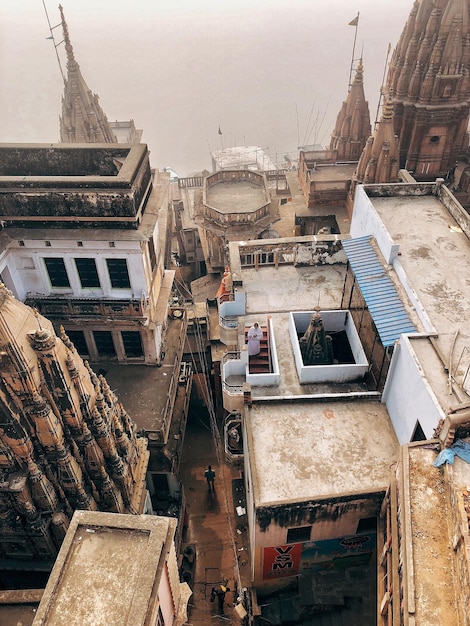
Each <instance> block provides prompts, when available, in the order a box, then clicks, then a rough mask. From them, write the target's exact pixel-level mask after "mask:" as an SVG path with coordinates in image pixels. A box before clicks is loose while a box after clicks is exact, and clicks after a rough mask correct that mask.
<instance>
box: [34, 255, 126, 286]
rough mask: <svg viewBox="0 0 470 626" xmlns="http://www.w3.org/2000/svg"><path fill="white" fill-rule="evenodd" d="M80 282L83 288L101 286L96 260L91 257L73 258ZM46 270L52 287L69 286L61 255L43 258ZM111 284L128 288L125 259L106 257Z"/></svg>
mask: <svg viewBox="0 0 470 626" xmlns="http://www.w3.org/2000/svg"><path fill="white" fill-rule="evenodd" d="M74 261H75V266H76V268H77V273H78V276H79V278H80V284H81V286H82V288H83V289H93V288H101V284H100V279H99V276H98V270H97V268H96V260H95V259H93V258H86V257H79V258H77V259H74ZM44 263H45V265H46V270H47V273H48V275H49V280H50V281H51V285H52V287H70V281H69V277H68V274H67V268H66V267H65V262H64V259H62V258H61V257H49V258H45V259H44ZM106 265H107V267H108V273H109V279H110V281H111V286H112V287H113V288H115V289H130V287H131V281H130V279H129V272H128V271H127V260H126V259H106Z"/></svg>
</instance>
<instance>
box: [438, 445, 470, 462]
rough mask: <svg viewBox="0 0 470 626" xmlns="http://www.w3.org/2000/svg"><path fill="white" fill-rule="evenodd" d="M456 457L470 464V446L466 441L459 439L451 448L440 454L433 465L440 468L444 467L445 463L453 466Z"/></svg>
mask: <svg viewBox="0 0 470 626" xmlns="http://www.w3.org/2000/svg"><path fill="white" fill-rule="evenodd" d="M455 455H457V456H459V457H460V458H461V459H463V460H464V461H465V462H466V463H470V444H468V443H465V441H462V440H461V439H457V441H456V442H455V443H453V444H452V445H451V446H450V448H445V449H444V450H441V452H439V454H438V455H437V459H436V460H435V461H434V463H433V465H434V467H440V466H441V465H444V463H449V464H450V465H453V463H454V458H455Z"/></svg>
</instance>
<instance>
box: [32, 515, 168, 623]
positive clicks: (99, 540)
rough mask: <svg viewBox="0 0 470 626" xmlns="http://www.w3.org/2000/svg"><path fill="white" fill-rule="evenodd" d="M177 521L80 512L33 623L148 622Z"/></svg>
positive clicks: (67, 536)
mask: <svg viewBox="0 0 470 626" xmlns="http://www.w3.org/2000/svg"><path fill="white" fill-rule="evenodd" d="M175 526H176V521H175V520H173V519H170V518H166V517H157V516H148V515H136V516H135V515H119V514H116V513H112V514H108V513H90V512H88V511H87V512H85V511H77V512H76V513H75V515H74V517H73V519H72V522H71V524H70V527H69V530H68V532H67V535H66V538H65V540H64V543H63V544H62V547H61V550H60V552H59V555H58V557H57V561H56V563H55V565H54V568H53V570H52V573H51V576H50V578H49V581H48V583H47V586H46V590H45V592H44V596H43V599H42V600H41V603H40V605H39V609H38V611H37V614H36V618H35V620H34V626H40V625H42V624H47V625H48V626H62V625H63V626H65V625H67V626H71V625H72V624H93V626H107V625H108V624H123V625H124V624H132V626H138V625H139V624H142V625H143V624H147V623H148V622H147V619H148V615H147V612H148V610H149V609H151V606H150V605H151V603H150V602H149V600H150V598H151V596H153V595H154V594H155V589H154V586H155V584H156V583H155V579H156V578H157V571H158V570H159V569H160V568H161V566H162V565H161V561H162V558H163V560H164V558H165V556H166V553H167V551H168V550H169V547H170V543H171V542H172V540H173V535H174V530H175ZM130 555H132V558H130Z"/></svg>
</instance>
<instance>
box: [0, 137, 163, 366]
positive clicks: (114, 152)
mask: <svg viewBox="0 0 470 626" xmlns="http://www.w3.org/2000/svg"><path fill="white" fill-rule="evenodd" d="M0 160H1V167H0V171H1V175H0V185H1V187H2V189H1V197H2V208H1V209H0V213H1V216H2V233H1V237H2V239H3V241H2V252H1V255H0V258H1V260H0V274H1V276H2V280H3V282H4V283H5V284H6V285H7V287H8V288H9V289H10V290H11V291H12V292H13V293H14V294H15V296H16V297H17V298H18V299H20V300H24V301H26V302H27V303H28V304H30V305H31V306H34V307H36V308H37V309H38V310H39V311H40V312H41V313H43V314H44V315H45V316H47V317H48V318H49V319H51V321H53V323H54V324H55V327H56V330H58V327H59V325H61V324H62V325H64V327H65V328H66V330H67V332H68V333H70V334H69V336H70V338H71V339H72V341H73V342H74V344H75V346H76V347H77V349H78V351H79V352H80V354H81V355H82V356H84V357H86V358H88V359H89V360H91V361H93V362H96V361H99V360H111V361H115V362H120V363H142V364H148V365H155V364H159V363H160V361H161V356H162V352H163V351H164V337H165V330H166V326H167V319H168V306H169V305H168V301H169V297H170V293H171V289H172V283H173V277H174V272H173V271H171V270H166V269H165V253H166V245H167V244H166V242H167V228H168V224H167V220H168V210H167V209H168V206H167V205H168V186H169V181H168V175H166V174H160V173H158V172H155V173H152V172H151V170H150V164H149V154H148V150H147V147H146V146H145V145H144V144H134V145H121V144H119V145H117V144H116V145H112V146H110V145H109V144H93V145H90V146H89V147H85V146H83V145H81V146H70V145H66V144H55V145H52V146H50V145H48V146H47V147H46V146H43V145H27V144H26V145H4V146H2V147H0Z"/></svg>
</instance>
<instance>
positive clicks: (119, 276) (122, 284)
mask: <svg viewBox="0 0 470 626" xmlns="http://www.w3.org/2000/svg"><path fill="white" fill-rule="evenodd" d="M106 264H107V265H108V272H109V278H110V280H111V285H112V287H114V288H115V289H130V287H131V281H130V280H129V272H128V271H127V260H126V259H106Z"/></svg>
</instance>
